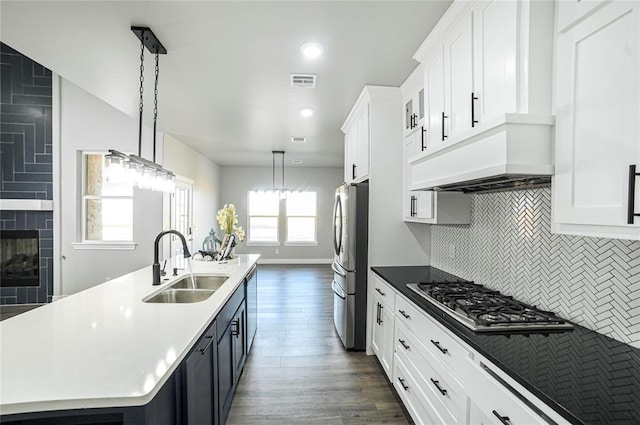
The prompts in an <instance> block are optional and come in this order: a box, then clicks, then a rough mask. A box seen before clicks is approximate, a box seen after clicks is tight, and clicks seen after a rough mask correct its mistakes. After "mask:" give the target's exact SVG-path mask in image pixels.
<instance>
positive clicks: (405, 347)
mask: <svg viewBox="0 0 640 425" xmlns="http://www.w3.org/2000/svg"><path fill="white" fill-rule="evenodd" d="M398 342H399V343H400V345H402V348H404V349H405V350H408V349H409V348H410V347H409V346H408V345H407V343H406V342H405V340H404V339H398Z"/></svg>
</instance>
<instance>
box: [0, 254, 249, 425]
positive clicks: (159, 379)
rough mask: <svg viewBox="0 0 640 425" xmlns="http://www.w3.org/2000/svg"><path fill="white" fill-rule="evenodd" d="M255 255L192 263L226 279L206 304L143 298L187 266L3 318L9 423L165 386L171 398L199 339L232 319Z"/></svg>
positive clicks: (138, 275) (121, 400)
mask: <svg viewBox="0 0 640 425" xmlns="http://www.w3.org/2000/svg"><path fill="white" fill-rule="evenodd" d="M258 257H259V255H240V256H239V258H238V260H235V261H234V262H230V263H226V264H223V263H220V264H218V263H212V262H198V261H192V262H191V264H192V268H193V273H194V274H195V275H224V276H228V280H227V281H226V282H225V283H224V284H223V285H222V286H221V287H220V288H219V289H218V290H216V291H215V292H214V293H213V294H212V295H211V296H210V297H209V298H208V299H205V300H204V301H199V302H193V303H149V302H145V301H143V300H147V299H149V298H150V297H152V296H153V295H154V294H156V293H159V292H162V291H163V290H164V289H166V288H168V287H170V286H171V285H172V284H174V283H175V282H176V281H178V280H180V279H182V278H183V277H184V276H185V271H184V270H182V271H180V273H178V276H170V275H168V276H167V277H165V278H164V279H163V282H162V284H161V285H160V286H152V284H151V282H152V270H151V267H150V266H149V267H145V268H142V269H140V270H137V271H135V272H133V273H130V274H127V275H125V276H122V277H119V278H117V279H113V280H110V281H108V282H105V283H103V284H100V285H97V286H94V287H92V288H90V289H87V290H85V291H82V292H79V293H77V294H74V295H72V296H69V297H66V298H63V299H61V300H59V301H56V302H54V303H51V304H47V305H45V306H42V307H40V308H38V309H35V310H32V311H29V312H27V313H24V314H22V315H20V316H17V317H14V318H11V319H8V320H5V321H3V322H1V323H0V343H1V346H0V413H1V414H2V422H3V423H5V421H9V420H11V419H20V418H21V416H24V415H22V414H32V413H34V412H56V411H67V412H68V411H73V410H76V409H95V410H96V411H97V412H104V411H105V409H108V408H114V407H118V408H127V407H131V406H145V405H147V404H149V403H150V402H152V400H153V399H154V397H156V396H157V395H159V393H160V394H161V393H163V391H164V392H166V391H165V388H166V387H168V386H171V387H172V389H171V391H168V392H167V394H165V396H166V397H169V398H171V397H172V395H175V394H174V393H177V392H178V391H180V390H181V389H180V388H177V389H176V386H174V385H173V382H172V381H174V380H175V381H176V382H175V383H176V385H177V387H180V385H184V384H185V383H184V377H176V374H180V372H181V370H180V366H181V364H182V363H183V360H185V358H186V357H187V356H188V355H189V353H190V352H191V351H192V349H193V348H194V346H195V345H196V344H198V342H199V340H200V338H201V336H202V335H203V334H205V333H206V332H208V331H209V329H210V328H211V326H212V324H215V319H216V317H217V316H218V315H219V314H220V315H221V316H224V317H225V318H227V315H228V314H227V313H226V312H225V311H226V305H228V304H229V303H231V302H232V301H233V302H236V301H235V300H236V299H238V300H242V305H244V300H245V289H244V285H245V279H246V278H247V276H248V275H249V274H250V273H251V272H252V270H253V268H254V266H255V264H256V262H257V260H258ZM238 303H239V301H238ZM233 310H234V311H232V312H231V314H230V316H229V317H228V318H227V319H229V320H230V319H231V318H232V317H233V313H234V312H235V308H234V309H233ZM238 310H240V309H238ZM243 312H244V310H243ZM244 317H245V318H246V313H245V316H244ZM219 326H220V325H219ZM240 326H243V327H244V328H245V329H246V319H243V320H242V323H241V322H240V321H238V322H237V323H236V329H235V331H234V333H232V334H233V336H236V335H237V333H238V332H239V328H240ZM218 332H219V334H220V336H221V335H222V334H223V333H225V334H226V332H225V331H224V328H219V329H218ZM205 336H206V335H205ZM208 338H211V336H208ZM218 341H219V342H218V344H219V345H220V344H221V343H220V339H219V340H218ZM223 345H224V344H223ZM245 346H246V344H245ZM245 354H246V353H245ZM234 375H235V374H234ZM178 378H179V379H178ZM178 381H179V382H178ZM165 384H167V385H165ZM168 384H171V385H168ZM234 389H235V387H234ZM176 409H177V410H180V409H181V407H177V408H176ZM176 414H181V413H179V412H178V413H176ZM36 416H37V415H36ZM34 417H35V416H34ZM125 423H126V422H125Z"/></svg>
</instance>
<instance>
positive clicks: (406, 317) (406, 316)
mask: <svg viewBox="0 0 640 425" xmlns="http://www.w3.org/2000/svg"><path fill="white" fill-rule="evenodd" d="M398 313H400V314H402V316H403V317H404V318H405V319H411V316H410V315H408V314H407V312H406V311H404V310H398Z"/></svg>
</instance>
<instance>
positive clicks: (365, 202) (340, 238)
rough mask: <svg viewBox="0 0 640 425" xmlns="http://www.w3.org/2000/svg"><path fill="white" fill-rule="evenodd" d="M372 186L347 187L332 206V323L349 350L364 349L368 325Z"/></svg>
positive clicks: (339, 190)
mask: <svg viewBox="0 0 640 425" xmlns="http://www.w3.org/2000/svg"><path fill="white" fill-rule="evenodd" d="M368 227H369V183H367V182H365V183H358V184H344V185H342V186H340V187H338V188H337V189H336V193H335V198H334V205H333V249H334V256H333V264H332V266H331V267H332V269H333V282H332V284H331V287H332V289H333V322H334V324H335V327H336V331H337V332H338V335H339V336H340V339H341V340H342V343H343V344H344V346H345V348H347V349H348V350H364V349H365V345H366V324H367V269H368V264H367V263H368V245H369V238H368Z"/></svg>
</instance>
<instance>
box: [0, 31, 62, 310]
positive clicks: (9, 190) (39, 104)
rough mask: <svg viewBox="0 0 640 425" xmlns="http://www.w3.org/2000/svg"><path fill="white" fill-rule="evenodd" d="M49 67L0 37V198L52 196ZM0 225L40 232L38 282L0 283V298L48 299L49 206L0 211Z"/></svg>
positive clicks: (50, 271)
mask: <svg viewBox="0 0 640 425" xmlns="http://www.w3.org/2000/svg"><path fill="white" fill-rule="evenodd" d="M52 83H53V78H52V75H51V71H50V70H48V69H46V68H45V67H43V66H42V65H40V64H38V63H36V62H34V61H32V60H31V59H29V58H28V57H26V56H24V55H22V54H21V53H19V52H17V51H16V50H14V49H12V48H11V47H9V46H7V45H6V44H3V43H0V166H1V171H0V199H48V200H51V199H53V194H52V188H53V173H52V153H53V143H52V134H53V132H52V127H51V122H52V121H51V119H52V97H51V95H52ZM0 229H3V230H31V229H36V230H39V232H40V286H39V287H37V288H36V287H22V288H0V304H25V303H28V304H31V303H46V302H51V296H52V295H53V212H51V211H1V212H0Z"/></svg>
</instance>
